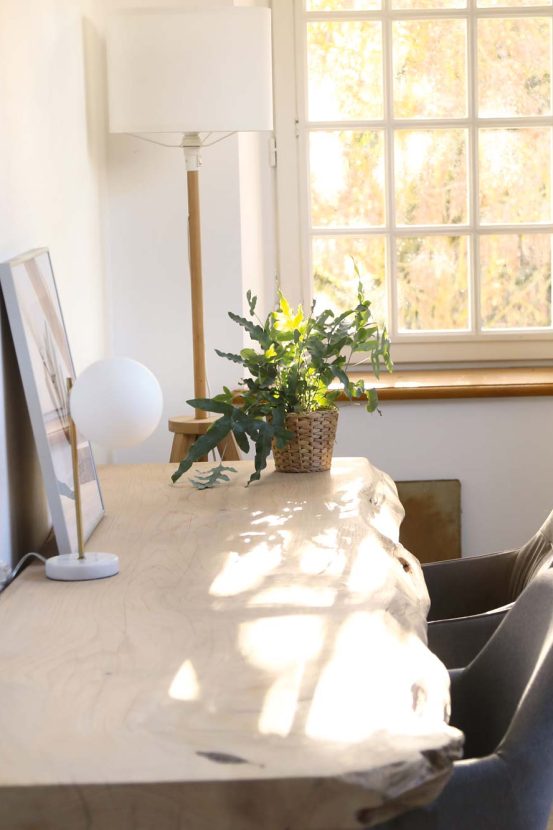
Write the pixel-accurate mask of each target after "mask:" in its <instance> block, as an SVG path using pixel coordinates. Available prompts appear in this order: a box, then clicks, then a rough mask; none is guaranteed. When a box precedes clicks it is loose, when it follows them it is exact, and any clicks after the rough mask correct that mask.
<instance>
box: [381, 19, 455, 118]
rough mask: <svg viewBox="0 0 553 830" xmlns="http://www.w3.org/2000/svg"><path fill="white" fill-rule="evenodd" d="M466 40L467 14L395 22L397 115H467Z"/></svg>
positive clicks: (411, 116)
mask: <svg viewBox="0 0 553 830" xmlns="http://www.w3.org/2000/svg"><path fill="white" fill-rule="evenodd" d="M465 41H466V25H465V21H463V20H400V21H396V22H395V23H394V24H393V52H394V114H395V115H396V117H398V118H425V117H426V118H430V117H454V116H459V117H462V116H464V115H465V113H466V109H467V104H466V82H465V75H466V69H465V53H466V43H465Z"/></svg>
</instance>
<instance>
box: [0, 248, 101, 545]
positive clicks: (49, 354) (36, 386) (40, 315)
mask: <svg viewBox="0 0 553 830" xmlns="http://www.w3.org/2000/svg"><path fill="white" fill-rule="evenodd" d="M0 285H1V288H2V293H3V295H4V301H5V305H6V311H7V314H8V321H9V325H10V329H11V334H12V339H13V343H14V347H15V353H16V356H17V362H18V365H19V371H20V374H21V381H22V384H23V390H24V393H25V399H26V402H27V407H28V409H29V416H30V420H31V426H32V430H33V434H34V438H35V443H36V448H37V453H38V458H39V462H40V467H41V471H42V475H43V479H44V486H45V490H46V498H47V502H48V507H49V510H50V515H51V519H52V526H53V530H54V534H55V537H56V542H57V547H58V551H59V553H60V554H61V553H73V552H75V551H77V549H78V539H77V520H76V509H75V492H74V483H73V465H72V457H71V443H70V438H69V408H68V402H69V393H68V389H67V379H68V378H71V380H72V381H75V368H74V364H73V358H72V356H71V350H70V347H69V341H68V338H67V332H66V329H65V323H64V319H63V313H62V309H61V305H60V300H59V295H58V290H57V286H56V281H55V278H54V271H53V269H52V263H51V259H50V254H49V251H48V249H47V248H38V249H36V250H32V251H28V252H27V253H25V254H22V255H21V256H19V257H16V258H14V259H10V260H8V261H7V262H4V263H2V264H0ZM77 443H78V468H79V481H80V489H81V501H82V520H83V538H84V540H86V539H87V538H88V537H89V536H90V534H91V533H92V531H93V530H94V528H95V527H96V526H97V524H98V523H99V522H100V521H101V519H102V517H103V515H104V502H103V499H102V493H101V490H100V483H99V481H98V475H97V471H96V465H95V462H94V457H93V454H92V447H91V446H90V443H89V442H88V441H87V440H86V439H84V438H83V437H82V436H80V435H79V436H78V442H77Z"/></svg>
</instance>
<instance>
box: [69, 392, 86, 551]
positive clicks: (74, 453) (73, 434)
mask: <svg viewBox="0 0 553 830" xmlns="http://www.w3.org/2000/svg"><path fill="white" fill-rule="evenodd" d="M72 388H73V381H72V379H71V378H67V417H68V419H69V441H70V443H71V464H72V467H73V492H74V494H75V518H76V520H77V548H78V552H79V557H78V558H79V559H84V542H83V509H82V502H81V482H80V480H79V451H78V447H77V428H76V426H75V422H74V420H73V418H72V417H71V411H70V408H69V400H70V397H71V389H72Z"/></svg>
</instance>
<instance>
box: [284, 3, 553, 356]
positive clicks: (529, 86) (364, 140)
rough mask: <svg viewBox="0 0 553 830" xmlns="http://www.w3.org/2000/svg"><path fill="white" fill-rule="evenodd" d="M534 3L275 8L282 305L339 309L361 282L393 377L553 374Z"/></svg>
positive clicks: (543, 36) (548, 49) (538, 18)
mask: <svg viewBox="0 0 553 830" xmlns="http://www.w3.org/2000/svg"><path fill="white" fill-rule="evenodd" d="M529 2H532V0H278V2H274V3H273V16H274V20H275V37H276V45H275V50H276V67H277V69H276V72H277V78H276V84H277V90H276V92H277V94H276V105H277V145H278V152H279V170H278V194H279V202H280V205H279V216H280V222H279V225H280V236H281V240H280V242H281V250H282V251H284V250H286V253H284V255H283V256H282V257H281V281H282V284H283V288H284V289H285V290H287V291H288V292H289V293H292V294H293V293H294V292H293V290H291V289H292V286H291V285H290V284H289V282H290V279H291V274H294V275H295V279H297V274H298V273H301V274H302V275H303V277H302V278H303V279H304V280H305V284H303V285H302V296H303V300H304V302H309V301H310V300H311V298H312V297H315V298H317V299H320V300H321V302H324V303H325V304H328V303H331V304H332V305H334V306H335V307H337V308H340V307H341V306H343V305H345V304H347V303H350V302H351V301H352V300H354V297H355V288H356V284H357V276H356V274H357V272H359V273H360V274H361V277H362V279H363V282H364V284H365V286H366V289H367V293H368V295H369V297H370V298H371V299H372V300H373V309H374V310H375V312H376V314H377V316H378V317H380V318H381V319H382V320H385V321H386V322H387V325H388V328H389V331H390V334H391V336H392V340H393V343H394V357H395V359H396V360H400V361H401V360H415V361H416V360H444V359H449V360H474V359H476V360H486V359H489V360H494V359H511V360H512V359H516V358H519V359H539V358H544V357H549V358H551V357H553V337H552V335H553V326H552V323H553V321H552V292H551V249H552V232H553V213H552V194H551V174H552V128H553V118H552V108H551V60H552V45H553V40H552V7H551V4H550V3H546V2H541V3H540V4H536V5H531V6H530V5H528V3H529ZM500 3H501V5H500ZM292 30H293V32H292ZM285 38H287V40H285ZM286 50H288V51H286ZM283 61H284V62H285V63H284V64H283V63H282V62H283ZM279 66H284V67H285V68H284V69H283V70H279ZM292 125H293V128H294V133H293V135H292ZM281 150H282V151H283V152H282V153H281ZM283 165H284V167H285V169H283ZM294 202H296V203H297V206H296V205H295V204H293V203H294ZM294 246H296V247H297V257H296V260H294V258H293V255H291V254H290V250H291V249H292V248H293V247H294ZM287 268H289V269H290V272H289V273H287V272H286V269H287ZM306 275H307V278H306Z"/></svg>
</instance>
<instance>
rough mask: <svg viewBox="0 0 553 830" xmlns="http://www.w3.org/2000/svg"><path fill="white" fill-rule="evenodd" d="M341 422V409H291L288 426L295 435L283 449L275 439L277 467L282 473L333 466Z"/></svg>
mask: <svg viewBox="0 0 553 830" xmlns="http://www.w3.org/2000/svg"><path fill="white" fill-rule="evenodd" d="M337 424H338V410H337V409H321V410H318V411H316V412H302V413H296V412H290V413H288V415H287V416H286V422H285V426H286V429H288V430H290V432H294V433H295V437H294V438H292V440H291V441H289V442H288V444H286V446H285V447H283V449H278V447H277V446H276V443H275V441H273V457H274V460H275V469H276V470H278V471H279V472H281V473H317V472H322V471H323V470H330V465H331V464H332V453H333V450H334V441H335V440H336V426H337Z"/></svg>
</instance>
